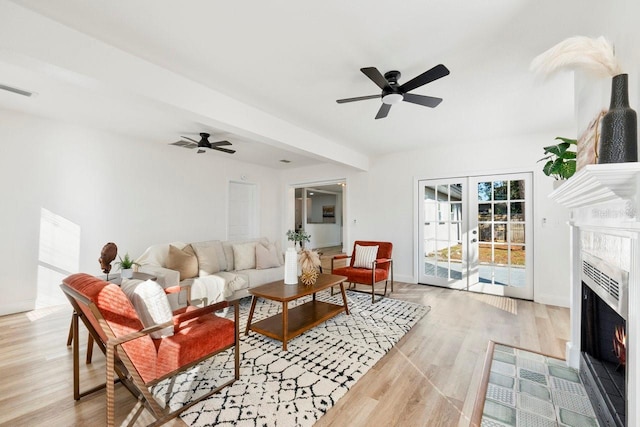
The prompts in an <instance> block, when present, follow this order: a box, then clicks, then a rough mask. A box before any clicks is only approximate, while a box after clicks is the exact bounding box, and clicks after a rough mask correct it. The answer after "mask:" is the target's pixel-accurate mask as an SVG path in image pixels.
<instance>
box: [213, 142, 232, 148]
mask: <svg viewBox="0 0 640 427" xmlns="http://www.w3.org/2000/svg"><path fill="white" fill-rule="evenodd" d="M221 145H232V144H231V143H230V142H229V141H216V142H212V143H211V147H220V146H221Z"/></svg>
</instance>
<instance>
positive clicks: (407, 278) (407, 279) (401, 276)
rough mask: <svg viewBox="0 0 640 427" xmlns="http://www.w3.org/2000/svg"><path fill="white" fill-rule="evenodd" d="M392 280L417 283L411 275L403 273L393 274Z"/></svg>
mask: <svg viewBox="0 0 640 427" xmlns="http://www.w3.org/2000/svg"><path fill="white" fill-rule="evenodd" d="M393 280H394V281H396V282H404V283H414V284H415V283H417V282H416V281H415V280H414V278H413V276H408V275H405V274H394V275H393Z"/></svg>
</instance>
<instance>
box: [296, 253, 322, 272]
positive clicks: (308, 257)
mask: <svg viewBox="0 0 640 427" xmlns="http://www.w3.org/2000/svg"><path fill="white" fill-rule="evenodd" d="M318 267H320V255H318V252H316V251H312V250H311V249H303V250H302V251H300V268H301V269H302V271H305V270H315V269H317V268H318Z"/></svg>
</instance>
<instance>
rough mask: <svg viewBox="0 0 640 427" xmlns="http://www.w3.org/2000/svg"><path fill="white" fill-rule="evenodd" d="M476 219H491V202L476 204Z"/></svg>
mask: <svg viewBox="0 0 640 427" xmlns="http://www.w3.org/2000/svg"><path fill="white" fill-rule="evenodd" d="M478 221H491V203H480V204H479V205H478Z"/></svg>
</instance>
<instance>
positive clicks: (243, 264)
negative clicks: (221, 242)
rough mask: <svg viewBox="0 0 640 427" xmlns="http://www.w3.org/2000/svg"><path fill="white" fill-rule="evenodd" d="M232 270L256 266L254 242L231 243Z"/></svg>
mask: <svg viewBox="0 0 640 427" xmlns="http://www.w3.org/2000/svg"><path fill="white" fill-rule="evenodd" d="M233 261H234V270H248V269H250V268H256V242H249V243H241V244H237V245H233Z"/></svg>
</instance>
